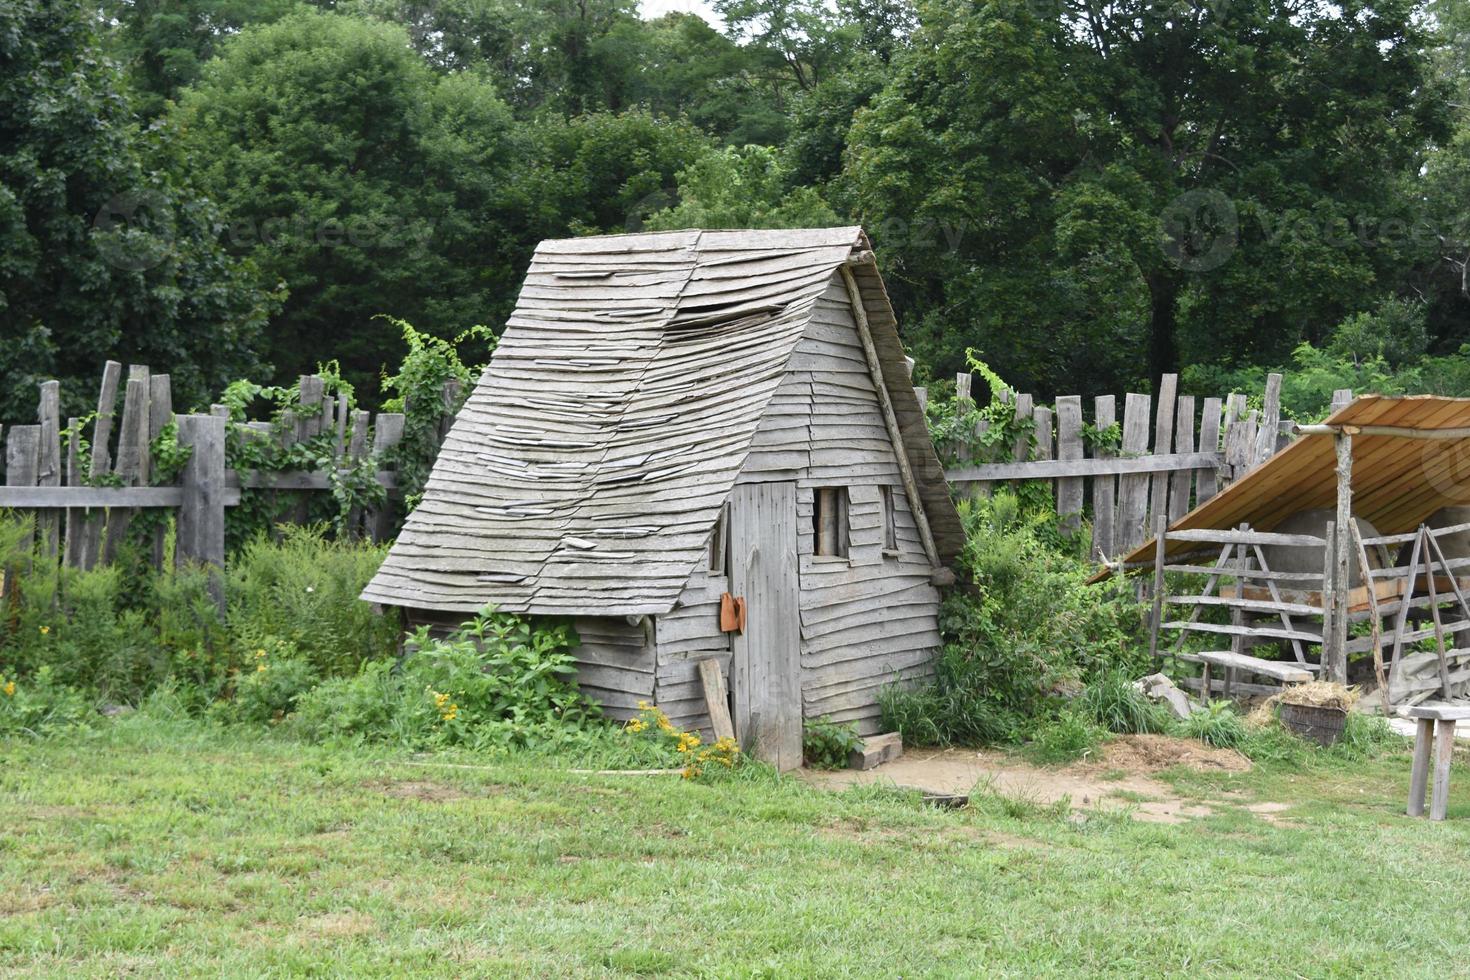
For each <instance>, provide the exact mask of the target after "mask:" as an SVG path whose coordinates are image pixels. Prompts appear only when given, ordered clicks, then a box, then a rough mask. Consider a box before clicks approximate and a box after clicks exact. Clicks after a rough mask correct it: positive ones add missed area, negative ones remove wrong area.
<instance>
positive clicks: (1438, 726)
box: [1429, 718, 1455, 820]
mask: <svg viewBox="0 0 1470 980" xmlns="http://www.w3.org/2000/svg"><path fill="white" fill-rule="evenodd" d="M1454 757H1455V723H1454V721H1453V720H1452V719H1447V718H1441V719H1440V720H1439V721H1436V722H1435V723H1434V790H1433V791H1432V793H1431V795H1430V799H1429V819H1430V820H1443V819H1444V818H1445V813H1446V811H1448V810H1449V805H1450V760H1451V759H1453V758H1454Z"/></svg>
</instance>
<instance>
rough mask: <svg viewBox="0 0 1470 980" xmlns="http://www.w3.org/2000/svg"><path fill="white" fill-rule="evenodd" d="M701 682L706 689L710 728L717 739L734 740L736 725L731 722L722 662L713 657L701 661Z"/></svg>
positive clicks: (705, 695)
mask: <svg viewBox="0 0 1470 980" xmlns="http://www.w3.org/2000/svg"><path fill="white" fill-rule="evenodd" d="M699 680H700V683H701V684H702V685H703V687H704V703H705V706H706V707H707V708H708V709H709V722H710V728H711V729H712V730H713V731H714V733H715V738H734V737H735V724H734V722H732V721H731V720H730V698H729V695H728V694H727V693H726V691H725V677H724V675H723V674H721V673H720V662H719V661H718V660H716V659H714V658H713V657H710V658H707V659H705V660H701V661H700V662H699Z"/></svg>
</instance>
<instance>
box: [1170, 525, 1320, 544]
mask: <svg viewBox="0 0 1470 980" xmlns="http://www.w3.org/2000/svg"><path fill="white" fill-rule="evenodd" d="M1168 535H1169V540H1170V541H1199V542H1203V543H1205V544H1266V545H1273V546H1276V547H1282V548H1321V547H1324V546H1326V544H1327V542H1326V541H1325V540H1323V539H1322V538H1319V537H1315V536H1313V535H1310V534H1280V533H1278V532H1275V531H1242V530H1236V529H1234V528H1222V529H1220V530H1216V529H1214V528H1181V529H1180V530H1177V531H1170V532H1168Z"/></svg>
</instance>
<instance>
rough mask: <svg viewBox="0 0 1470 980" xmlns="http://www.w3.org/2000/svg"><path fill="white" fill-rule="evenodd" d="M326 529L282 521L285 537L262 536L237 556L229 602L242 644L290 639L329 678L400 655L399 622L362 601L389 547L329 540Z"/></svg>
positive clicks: (251, 645)
mask: <svg viewBox="0 0 1470 980" xmlns="http://www.w3.org/2000/svg"><path fill="white" fill-rule="evenodd" d="M326 531H327V529H326V526H325V525H313V526H308V527H293V526H283V527H282V529H281V540H279V541H272V540H271V539H270V538H267V537H265V536H263V535H262V536H259V537H257V538H255V539H254V540H252V541H250V542H249V543H248V544H246V545H245V547H244V548H242V549H241V550H240V552H239V553H238V554H236V555H234V556H233V558H232V559H231V561H230V562H229V569H228V575H227V583H226V599H227V604H228V609H229V614H228V617H229V630H230V635H231V637H232V639H233V642H234V643H235V645H236V646H237V647H238V648H240V649H243V650H248V651H253V650H255V649H258V648H260V647H262V646H266V645H268V644H270V643H273V642H277V641H279V642H284V643H288V644H290V645H291V646H292V647H293V648H294V649H295V650H296V651H297V652H298V653H299V654H300V656H302V657H304V658H305V659H306V660H307V661H308V662H310V663H311V665H312V667H313V669H314V670H315V671H316V672H317V673H318V674H320V675H322V676H324V677H326V676H333V675H341V674H349V673H352V672H353V671H355V670H356V669H357V667H358V665H359V664H361V663H363V662H364V661H367V660H373V659H377V658H380V657H384V656H388V655H391V654H392V653H393V652H394V650H395V649H396V645H397V635H398V624H397V621H396V620H395V619H394V618H392V617H388V616H381V615H379V614H378V613H377V612H375V611H374V610H373V608H372V606H371V605H369V604H368V603H366V602H363V601H362V600H361V599H359V598H358V596H359V595H360V594H361V593H362V590H363V588H364V587H365V586H366V585H367V583H368V581H369V580H370V579H371V578H372V577H373V574H374V573H375V572H376V571H377V570H378V566H379V565H380V564H382V561H383V555H384V554H385V553H386V550H387V549H386V547H383V546H376V545H371V544H366V543H363V542H359V541H340V540H329V539H328V538H327V534H326Z"/></svg>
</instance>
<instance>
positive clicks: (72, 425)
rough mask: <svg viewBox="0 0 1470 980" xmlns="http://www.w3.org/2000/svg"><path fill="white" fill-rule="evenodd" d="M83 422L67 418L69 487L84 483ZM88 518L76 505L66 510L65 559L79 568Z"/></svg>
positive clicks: (67, 478) (70, 564) (67, 483)
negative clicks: (84, 523) (84, 522)
mask: <svg viewBox="0 0 1470 980" xmlns="http://www.w3.org/2000/svg"><path fill="white" fill-rule="evenodd" d="M81 429H82V423H81V420H79V419H76V418H69V419H67V420H66V485H67V486H68V487H79V486H81V485H82V431H81ZM84 520H86V511H82V510H78V509H77V508H75V507H71V508H68V509H67V512H66V538H65V542H66V543H65V546H64V547H65V550H64V552H63V559H62V560H63V561H64V562H65V564H66V565H68V566H69V567H71V568H79V567H81V563H82V522H83V521H84Z"/></svg>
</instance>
